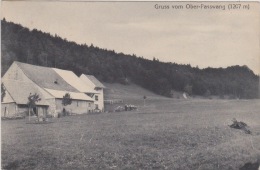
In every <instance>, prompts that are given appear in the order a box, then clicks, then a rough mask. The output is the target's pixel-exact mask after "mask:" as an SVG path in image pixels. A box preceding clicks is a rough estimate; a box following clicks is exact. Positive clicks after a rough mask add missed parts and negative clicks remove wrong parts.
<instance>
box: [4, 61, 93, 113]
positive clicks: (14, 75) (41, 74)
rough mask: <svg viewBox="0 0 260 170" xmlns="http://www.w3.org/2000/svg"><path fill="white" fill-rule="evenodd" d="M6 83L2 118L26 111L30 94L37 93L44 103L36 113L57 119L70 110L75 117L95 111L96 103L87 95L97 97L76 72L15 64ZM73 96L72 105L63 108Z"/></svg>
mask: <svg viewBox="0 0 260 170" xmlns="http://www.w3.org/2000/svg"><path fill="white" fill-rule="evenodd" d="M2 83H3V85H4V88H5V89H6V95H5V97H4V99H3V101H2V106H1V111H2V112H1V113H2V116H11V114H19V113H22V112H25V111H26V109H27V110H28V108H27V101H28V96H29V94H34V93H37V94H38V95H39V96H40V98H41V100H40V101H39V102H37V103H36V107H35V108H34V109H33V110H34V112H35V113H36V114H43V115H46V114H51V115H53V116H57V115H58V113H59V112H62V111H63V109H66V110H67V111H69V112H72V113H75V114H82V113H87V112H92V111H93V110H94V108H95V106H94V100H93V99H92V98H91V97H89V96H88V95H86V94H92V95H94V94H97V92H96V91H94V90H92V89H91V88H90V87H88V86H87V85H86V84H85V83H83V82H82V81H81V80H80V79H79V78H78V77H77V76H76V75H75V74H74V73H73V72H72V71H67V70H60V69H56V68H49V67H42V66H35V65H31V64H25V63H20V62H16V61H15V62H13V64H12V65H11V66H10V68H9V69H8V70H7V72H6V73H5V75H4V76H3V77H2ZM66 93H69V94H70V97H71V99H72V103H71V104H70V105H67V106H63V105H62V98H63V96H64V95H65V94H66Z"/></svg>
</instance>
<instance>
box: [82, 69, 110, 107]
mask: <svg viewBox="0 0 260 170" xmlns="http://www.w3.org/2000/svg"><path fill="white" fill-rule="evenodd" d="M80 79H81V80H82V81H83V82H85V84H87V85H88V86H90V87H91V88H92V89H93V90H95V91H97V92H98V93H96V94H94V95H92V97H93V98H94V104H95V109H99V110H101V111H104V88H106V87H105V86H104V85H103V84H102V83H101V82H100V81H99V80H98V79H96V77H94V76H92V75H85V74H82V75H81V76H80Z"/></svg>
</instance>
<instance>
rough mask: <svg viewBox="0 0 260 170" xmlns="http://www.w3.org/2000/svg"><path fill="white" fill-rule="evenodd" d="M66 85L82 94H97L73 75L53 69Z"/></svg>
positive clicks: (69, 72) (70, 72) (66, 71)
mask: <svg viewBox="0 0 260 170" xmlns="http://www.w3.org/2000/svg"><path fill="white" fill-rule="evenodd" d="M53 70H54V71H55V72H56V73H57V74H59V75H60V76H61V77H62V78H63V79H64V80H65V81H66V82H67V83H68V84H70V85H71V86H72V87H74V88H76V89H77V90H78V91H80V92H83V93H98V92H97V91H96V90H94V89H92V88H90V87H89V86H87V85H86V84H85V83H84V82H83V81H82V80H81V79H80V78H79V77H78V76H77V75H76V74H75V73H73V72H72V71H68V70H61V69H57V68H53Z"/></svg>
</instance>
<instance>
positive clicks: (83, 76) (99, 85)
mask: <svg viewBox="0 0 260 170" xmlns="http://www.w3.org/2000/svg"><path fill="white" fill-rule="evenodd" d="M80 78H82V79H83V80H84V79H85V78H88V79H89V80H90V81H91V82H92V83H93V84H94V85H95V87H99V88H106V87H105V86H104V85H103V84H102V83H101V82H100V81H99V80H98V79H97V78H96V77H95V76H93V75H85V74H82V75H81V76H80Z"/></svg>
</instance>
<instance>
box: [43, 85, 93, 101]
mask: <svg viewBox="0 0 260 170" xmlns="http://www.w3.org/2000/svg"><path fill="white" fill-rule="evenodd" d="M45 90H46V91H47V92H49V93H50V94H51V95H53V96H54V97H55V98H58V99H62V98H63V96H64V95H65V94H66V93H69V94H70V97H71V98H72V99H74V100H86V101H94V100H93V99H92V98H91V97H89V96H88V95H86V94H84V93H79V92H78V93H77V92H69V91H59V90H52V89H46V88H45Z"/></svg>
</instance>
